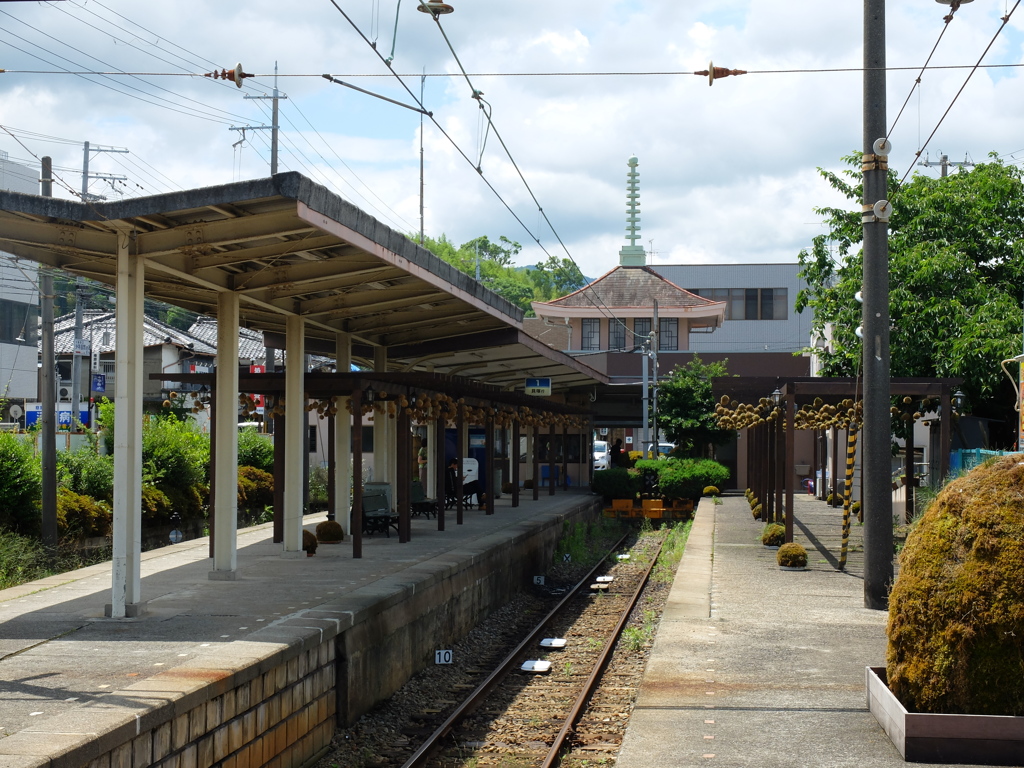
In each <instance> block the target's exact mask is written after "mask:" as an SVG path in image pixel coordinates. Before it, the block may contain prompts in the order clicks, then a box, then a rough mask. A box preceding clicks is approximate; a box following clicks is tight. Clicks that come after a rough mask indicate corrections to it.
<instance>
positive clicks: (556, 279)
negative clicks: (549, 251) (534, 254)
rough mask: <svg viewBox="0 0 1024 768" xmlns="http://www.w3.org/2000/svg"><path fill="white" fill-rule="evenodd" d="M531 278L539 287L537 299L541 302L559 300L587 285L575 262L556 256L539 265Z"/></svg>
mask: <svg viewBox="0 0 1024 768" xmlns="http://www.w3.org/2000/svg"><path fill="white" fill-rule="evenodd" d="M530 276H531V277H532V278H533V282H534V285H536V287H537V298H538V300H540V301H550V300H551V299H557V298H558V297H559V296H565V295H566V294H567V293H572V292H573V291H576V290H579V289H580V288H582V287H583V286H584V285H586V284H587V279H586V278H585V277H584V276H583V273H582V272H580V269H579V267H577V266H576V263H575V262H574V261H572V260H571V259H567V258H561V259H560V258H558V257H557V256H554V255H552V256H549V257H548V259H547V261H542V262H540V263H539V264H537V266H536V267H535V268H534V269H533V270H531V271H530Z"/></svg>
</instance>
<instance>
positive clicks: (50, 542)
mask: <svg viewBox="0 0 1024 768" xmlns="http://www.w3.org/2000/svg"><path fill="white" fill-rule="evenodd" d="M41 181H42V189H41V190H40V192H41V193H42V196H43V197H53V162H52V161H51V160H50V158H49V157H44V158H43V168H42V179H41ZM39 310H40V311H39V315H40V318H39V319H40V322H41V328H40V329H39V330H40V337H41V339H40V340H41V342H42V356H41V358H40V366H39V390H40V391H39V403H40V407H41V409H42V410H41V411H40V413H39V453H40V459H41V463H42V473H43V478H42V479H43V483H42V504H43V508H42V534H43V546H44V547H45V548H46V550H47V553H48V554H49V555H50V556H51V557H54V556H56V554H57V436H56V433H55V430H54V427H55V421H56V418H57V397H56V394H57V393H56V386H55V384H56V382H55V381H54V365H55V364H56V358H55V357H54V354H53V272H51V271H50V268H49V267H45V266H44V267H43V268H42V269H40V270H39Z"/></svg>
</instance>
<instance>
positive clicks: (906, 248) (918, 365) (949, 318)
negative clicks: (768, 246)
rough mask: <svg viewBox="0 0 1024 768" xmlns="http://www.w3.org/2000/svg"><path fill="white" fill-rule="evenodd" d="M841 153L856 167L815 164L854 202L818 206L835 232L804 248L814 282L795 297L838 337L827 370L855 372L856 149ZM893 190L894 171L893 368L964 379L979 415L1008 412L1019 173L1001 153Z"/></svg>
mask: <svg viewBox="0 0 1024 768" xmlns="http://www.w3.org/2000/svg"><path fill="white" fill-rule="evenodd" d="M843 159H844V161H845V162H846V163H847V164H848V165H849V166H851V167H850V168H849V169H847V170H845V171H842V172H840V173H836V172H832V171H826V170H822V169H819V173H821V175H822V176H823V177H824V178H825V179H826V180H827V181H828V182H829V183H830V184H831V185H832V186H833V187H834V188H835V189H837V190H838V191H840V192H841V193H843V194H844V195H845V196H846V197H847V198H848V199H849V200H850V201H851V210H846V209H842V208H830V207H826V208H819V209H817V212H818V213H820V214H822V215H823V216H824V217H825V222H826V224H827V225H828V229H829V231H828V232H827V233H825V234H822V235H818V236H817V237H815V238H814V241H813V244H812V246H811V248H810V249H808V250H804V251H801V253H800V255H799V260H800V264H801V266H802V268H803V269H802V271H801V276H802V277H803V278H804V280H806V282H807V288H806V289H804V290H802V291H801V292H800V293H799V294H798V296H797V300H796V308H797V311H802V310H803V309H805V308H808V307H809V308H811V309H813V310H814V320H813V328H814V330H815V331H817V332H818V333H820V334H824V332H825V330H826V328H828V329H830V330H831V339H832V343H831V344H830V346H829V348H828V349H826V350H823V351H822V354H821V357H822V362H823V364H824V371H823V373H824V375H826V376H852V375H856V373H857V371H858V369H859V365H860V355H861V343H860V340H859V339H858V338H857V336H856V334H855V330H856V328H857V327H858V326H859V325H860V324H861V317H860V313H861V305H860V304H859V303H858V301H857V299H856V296H855V294H856V293H857V291H859V290H861V285H862V275H863V262H862V254H861V251H860V249H859V247H858V246H859V243H860V241H861V235H862V226H861V221H860V210H859V209H860V199H861V173H860V155H851V156H849V157H845V158H843ZM897 187H898V184H897V181H896V178H895V175H894V173H893V172H892V171H890V184H889V189H890V190H891V191H890V198H891V202H892V205H893V210H892V214H891V219H890V225H889V226H890V234H889V275H890V277H889V286H890V290H889V301H890V315H891V318H892V325H893V328H892V331H891V333H890V357H891V366H890V367H891V373H892V375H893V376H925V377H927V376H934V377H963V378H964V385H963V389H964V392H965V393H966V394H967V396H968V398H969V400H970V402H971V403H972V404H973V410H974V412H975V413H976V414H978V415H984V416H988V417H993V418H997V419H1005V418H1007V417H1008V416H1009V415H1010V413H1009V411H1010V409H1011V408H1012V405H1013V402H1014V399H1015V398H1014V395H1013V394H1012V390H1011V388H1010V387H1009V386H1008V381H1007V380H1006V379H1005V377H1004V376H1003V374H1002V373H1001V371H1000V368H999V363H1000V361H1001V360H1003V359H1006V358H1009V357H1012V356H1014V355H1015V354H1017V353H1018V352H1019V350H1020V345H1021V340H1020V337H1021V330H1020V329H1021V291H1022V286H1024V279H1022V278H1024V254H1022V248H1024V180H1022V174H1021V170H1020V169H1018V168H1016V167H1013V166H1006V165H1003V164H1002V163H1001V162H1000V161H999V160H998V159H995V158H994V159H993V162H990V163H983V164H979V165H978V166H976V167H975V168H974V169H973V170H970V171H967V170H961V171H960V172H958V173H954V174H953V175H951V176H948V177H946V178H939V179H934V178H929V177H926V176H920V175H917V176H914V177H913V178H912V179H911V181H910V182H908V183H907V184H906V185H904V186H903V187H902V188H897ZM854 206H855V207H856V210H852V208H853V207H854Z"/></svg>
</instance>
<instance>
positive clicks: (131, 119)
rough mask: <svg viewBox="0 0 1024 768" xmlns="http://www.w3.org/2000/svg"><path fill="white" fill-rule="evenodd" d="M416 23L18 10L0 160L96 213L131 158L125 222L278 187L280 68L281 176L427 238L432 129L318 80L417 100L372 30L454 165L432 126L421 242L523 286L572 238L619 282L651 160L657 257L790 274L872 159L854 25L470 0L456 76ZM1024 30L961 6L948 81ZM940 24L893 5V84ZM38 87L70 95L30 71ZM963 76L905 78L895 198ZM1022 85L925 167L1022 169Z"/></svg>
mask: <svg viewBox="0 0 1024 768" xmlns="http://www.w3.org/2000/svg"><path fill="white" fill-rule="evenodd" d="M335 3H336V5H335ZM396 5H397V7H396ZM416 5H417V3H416V0H405V2H400V3H399V2H398V1H397V0H335V2H334V3H332V2H331V0H295V1H294V2H291V3H281V2H271V1H270V0H249V1H248V2H246V3H227V2H212V0H207V1H206V2H201V1H200V0H176V2H173V3H138V2H129V1H128V0H103V1H102V2H100V1H99V0H65V1H63V2H2V3H0V68H2V69H5V70H8V71H7V73H5V74H0V125H3V126H4V127H5V128H6V129H7V130H6V131H4V130H0V150H2V151H5V152H7V153H8V155H9V157H10V159H12V160H17V161H23V162H25V163H26V164H31V165H36V164H37V160H36V159H35V158H36V157H41V156H43V155H50V156H52V157H53V159H54V163H55V165H56V166H58V168H59V169H60V170H59V171H58V174H59V176H60V178H61V179H62V180H63V181H64V182H66V184H67V185H68V186H69V187H71V188H73V189H75V190H78V189H80V188H81V183H82V182H81V179H82V175H81V174H82V172H81V168H82V164H83V149H82V142H84V141H89V142H91V144H92V145H93V146H94V147H95V146H97V145H100V146H102V147H105V148H109V147H116V148H121V149H127V150H129V152H128V154H124V153H110V152H94V153H92V154H91V155H90V171H92V172H94V173H99V174H108V175H113V176H125V177H127V179H126V180H125V181H114V182H110V181H107V180H103V179H94V180H92V181H91V183H90V187H89V190H90V192H91V193H93V194H98V195H104V196H106V197H107V198H108V199H112V198H115V197H117V196H136V195H142V194H152V193H157V192H166V191H170V190H176V189H189V188H193V187H198V186H206V185H211V184H220V183H225V182H230V181H234V180H237V179H249V178H257V177H261V176H266V175H268V173H269V157H270V151H269V142H270V136H269V131H266V130H255V131H253V130H250V131H247V132H246V133H245V135H244V141H243V142H242V143H241V144H239V145H237V146H233V145H234V144H235V143H236V142H238V141H239V140H240V139H243V136H242V135H241V132H239V131H233V130H230V128H231V127H232V126H236V127H238V126H259V125H267V124H269V123H270V101H268V100H266V99H255V98H250V99H245V98H243V97H244V96H250V97H255V96H266V95H270V94H271V92H272V89H273V77H272V73H273V71H274V65H275V62H277V63H278V66H279V68H280V73H281V78H280V80H279V87H280V91H281V93H282V94H283V95H286V96H287V97H288V98H287V100H282V101H281V102H280V105H281V126H282V132H281V158H280V165H281V169H282V170H295V171H299V172H301V173H303V174H305V175H307V176H310V177H311V178H313V179H314V180H316V181H318V182H319V183H322V184H324V185H326V186H328V187H329V188H331V189H333V190H334V191H336V192H337V193H338V194H340V195H342V196H343V197H345V198H347V199H349V200H351V201H352V202H354V203H355V204H356V205H359V206H360V207H362V208H364V209H366V210H367V211H369V212H370V213H372V214H373V215H374V216H376V217H378V218H380V219H382V220H383V221H385V222H386V223H388V224H389V225H391V226H392V227H394V228H396V229H399V230H402V231H406V232H412V231H417V230H418V229H419V157H420V149H419V147H420V140H419V131H420V118H419V116H418V115H417V114H416V113H414V112H412V111H409V110H406V109H403V108H401V107H398V106H395V105H393V104H390V103H387V102H384V101H380V100H377V99H374V98H372V97H370V96H366V95H363V94H361V93H358V92H355V91H353V90H349V89H347V88H344V87H341V86H339V85H334V84H331V83H329V82H328V81H326V80H324V79H323V78H322V77H320V75H321V74H323V73H330V74H332V75H333V76H335V77H336V78H338V79H341V80H344V81H346V82H350V83H352V84H354V85H358V86H359V87H361V88H364V89H367V90H370V91H374V92H376V93H379V94H381V95H384V96H387V97H389V98H392V99H395V100H398V101H401V102H403V103H406V104H411V103H412V102H413V97H412V96H410V94H409V93H408V92H407V91H405V90H404V89H403V87H402V86H401V84H400V83H399V82H398V80H397V79H396V78H395V77H393V76H391V75H390V74H389V72H388V69H387V67H386V66H385V65H384V63H383V62H382V61H381V58H380V57H378V55H377V53H375V52H374V50H373V49H372V48H371V47H370V45H368V44H367V42H366V41H364V40H363V38H362V37H361V36H360V32H361V33H362V35H365V36H366V38H367V39H369V40H370V41H374V42H375V43H376V50H377V51H379V52H380V54H381V55H382V56H383V57H387V56H389V55H391V51H392V48H393V49H394V60H393V67H394V72H397V73H401V74H404V75H408V77H405V78H404V80H405V83H406V84H407V85H408V87H409V89H410V90H411V91H412V92H413V93H414V94H416V95H417V96H418V95H419V93H420V87H421V83H420V77H419V74H420V73H421V72H424V71H425V72H426V73H427V74H428V75H429V76H428V77H427V78H426V80H425V84H424V86H423V88H424V91H423V92H424V103H425V105H426V107H427V109H429V110H430V111H432V112H433V116H434V119H435V120H436V121H437V123H438V124H439V125H440V126H441V127H442V128H443V129H444V131H445V132H446V133H447V134H448V136H449V137H450V138H451V140H452V142H454V144H455V145H457V148H456V146H453V144H452V143H451V142H450V141H449V139H448V138H446V137H445V136H444V135H443V134H442V133H441V131H440V130H439V129H438V127H437V126H435V125H434V124H433V123H432V122H431V121H430V120H427V122H426V124H425V130H424V147H425V152H424V156H425V167H426V171H425V189H426V195H425V200H426V232H427V234H428V235H431V236H435V237H436V236H439V235H441V234H442V233H444V234H446V235H447V236H448V237H449V239H451V240H452V241H454V242H455V243H457V244H458V243H462V242H465V241H467V240H470V239H471V238H473V237H476V236H478V235H482V234H486V235H488V236H489V237H491V238H492V239H497V237H498V236H499V235H506V236H508V237H509V238H511V239H513V240H517V241H519V242H520V243H523V244H524V250H523V253H522V255H521V258H520V261H521V263H535V262H537V261H539V260H541V259H543V258H545V255H544V253H543V251H542V250H541V248H540V247H539V246H537V245H536V244H535V242H534V238H537V239H539V240H540V242H541V244H542V246H543V247H544V248H546V249H547V251H548V252H550V253H553V254H557V255H559V256H564V255H565V252H564V251H563V250H562V247H561V245H560V244H559V238H560V239H561V240H562V242H564V244H565V246H566V247H567V248H568V250H569V252H570V253H571V254H572V256H573V258H574V259H575V260H576V262H577V263H578V264H579V265H580V267H581V268H582V269H583V271H584V272H585V273H586V274H588V275H598V274H601V273H602V272H604V271H606V270H607V269H610V268H611V267H612V266H614V265H615V264H616V263H617V252H618V249H619V247H620V246H621V245H622V244H623V242H624V228H625V190H624V187H625V181H626V176H625V174H626V171H627V168H626V161H627V159H628V158H629V156H630V155H632V154H636V155H637V156H638V157H639V160H640V167H639V170H640V174H641V175H640V182H641V199H640V202H641V218H642V244H643V245H644V246H645V247H647V248H648V249H649V250H650V251H651V253H650V256H649V259H650V260H651V261H652V262H656V263H666V264H679V263H709V262H731V263H736V262H739V263H744V262H748V263H753V262H791V261H795V259H796V254H797V252H798V251H799V250H800V248H802V247H804V246H806V245H807V244H808V242H809V241H810V239H811V238H812V237H813V236H814V235H815V234H817V233H819V232H821V231H823V230H822V227H821V223H820V217H819V216H817V215H816V214H815V213H814V208H815V207H816V206H822V205H832V204H837V203H839V202H840V201H839V199H838V198H837V197H836V196H835V194H834V193H833V192H831V190H830V189H829V188H828V187H827V185H825V184H824V183H823V182H822V181H821V180H820V179H819V178H818V175H817V173H816V168H818V167H825V168H830V169H839V168H840V167H841V162H840V157H841V156H843V155H845V154H849V153H850V152H851V151H853V150H856V149H859V148H860V142H861V75H860V73H859V72H856V71H850V72H821V71H811V70H827V69H838V68H853V69H856V68H857V67H858V66H859V65H860V62H861V38H862V32H861V29H862V21H861V17H862V8H861V6H862V4H861V3H859V2H850V1H849V0H847V1H846V2H836V1H835V0H789V2H786V3H769V2H766V1H765V0H756V1H755V0H748V1H747V2H743V1H741V0H685V1H684V2H664V1H662V2H654V1H653V0H647V1H646V2H645V1H644V0H625V1H620V2H615V1H614V0H558V1H557V2H553V3H526V4H524V3H506V2H481V0H452V5H453V6H454V8H455V12H454V13H453V14H451V15H448V16H443V17H441V26H442V27H443V29H444V32H445V33H446V35H447V38H448V40H449V41H450V43H451V46H452V48H453V49H454V55H453V52H452V50H450V49H449V47H448V45H447V44H446V42H445V39H444V36H443V35H442V33H441V30H440V29H439V28H438V26H437V25H436V24H435V23H434V22H433V21H432V20H431V18H430V16H428V15H426V14H423V13H419V12H417V9H416ZM339 9H340V10H339ZM1013 9H1014V0H975V1H974V2H971V3H970V4H969V5H967V4H965V5H964V6H963V7H962V8H961V9H960V10H959V11H958V12H957V14H956V16H955V18H954V20H953V21H952V23H950V24H949V25H948V28H947V30H946V33H945V36H944V37H943V39H942V41H941V44H940V45H939V48H938V50H937V52H936V54H935V56H934V58H933V60H932V65H933V66H936V65H938V66H948V65H971V64H974V63H975V62H976V61H977V60H978V58H979V57H980V56H981V54H982V52H983V51H984V49H985V47H986V46H987V45H988V44H989V42H990V41H991V40H992V38H993V37H994V36H995V34H996V32H997V30H998V29H999V27H1000V25H1001V23H1002V22H1001V20H1000V18H1001V17H1002V16H1004V15H1005V14H1006V13H1007V12H1008V11H1010V10H1013ZM948 10H949V8H948V6H946V5H941V4H939V3H936V2H932V0H890V2H889V3H888V23H887V26H888V49H889V53H888V57H889V58H888V63H889V66H890V67H908V68H914V67H920V66H921V65H922V64H923V63H924V62H925V59H926V58H927V56H928V53H929V51H931V49H932V47H933V45H934V44H935V42H936V40H937V39H938V37H939V34H940V32H942V29H943V27H944V26H945V25H944V23H943V18H942V17H943V16H944V15H945V14H946V13H947V12H948ZM342 11H343V12H344V14H347V15H348V16H349V17H350V18H351V20H352V22H354V24H355V25H356V27H358V31H357V30H356V29H354V28H353V27H352V26H351V25H350V23H349V21H348V20H346V18H345V15H343V13H342ZM396 18H397V34H396ZM1022 29H1024V9H1021V10H1019V11H1017V12H1016V13H1014V14H1013V15H1012V16H1011V17H1010V22H1009V25H1008V26H1007V28H1006V29H1005V30H1004V31H1003V33H1002V34H1001V35H999V37H998V38H997V39H996V41H995V43H994V45H993V46H992V48H991V50H990V51H989V53H988V55H987V56H986V58H985V63H987V64H1002V65H1017V64H1020V63H1021V62H1022V43H1024V35H1022ZM456 56H457V57H458V60H459V61H461V64H462V65H463V66H464V67H465V69H466V71H467V72H469V73H470V74H471V76H470V79H471V81H472V86H470V84H469V83H467V81H466V80H465V79H464V78H463V77H462V76H461V74H458V73H459V65H458V64H457V62H456ZM712 59H713V60H714V62H715V63H716V64H717V65H719V66H725V67H729V68H739V69H745V70H750V71H751V74H748V75H745V76H743V77H731V78H728V79H724V80H719V81H717V82H716V83H715V85H714V86H713V87H709V86H708V83H707V79H706V78H701V77H694V76H693V75H691V74H679V73H688V72H692V71H694V70H701V69H705V68H706V67H707V64H708V61H709V60H712ZM237 62H241V64H242V65H243V67H244V69H245V71H246V72H252V73H256V74H257V75H259V76H258V77H255V78H253V79H249V80H246V81H245V87H244V88H243V89H241V90H239V89H237V88H236V87H235V86H234V85H233V84H227V83H223V82H220V81H214V80H212V79H206V78H203V77H201V76H197V77H192V76H189V75H190V74H191V75H201V74H202V73H204V72H209V71H212V70H213V69H215V68H217V69H220V68H222V67H227V68H231V67H233V66H234V65H235V64H236V63H237ZM39 70H43V71H45V72H61V73H62V74H32V73H30V72H29V71H32V72H36V71H39ZM765 70H768V72H764V71H765ZM780 70H800V71H799V72H780ZM68 71H72V72H86V71H89V72H91V71H100V72H118V71H123V72H131V73H146V74H138V75H134V76H123V75H120V76H117V75H115V76H102V75H78V74H69V73H68ZM759 71H760V72H759ZM595 73H618V74H595ZM623 73H625V74H623ZM659 73H661V74H659ZM968 73H969V70H968V69H955V68H950V69H937V70H932V71H928V72H926V73H925V74H924V76H923V77H922V79H921V85H920V88H919V89H918V90H914V91H913V93H912V88H913V85H914V80H915V78H916V77H917V74H918V73H917V71H916V70H912V69H911V70H903V71H892V72H890V73H889V78H888V85H889V99H888V101H889V107H888V110H889V121H890V123H891V122H892V121H893V120H894V119H895V117H896V114H897V112H898V111H899V109H900V107H901V105H902V104H903V103H904V101H905V100H906V99H907V97H908V95H911V93H912V96H911V98H910V101H909V103H908V104H907V107H906V110H905V111H904V113H903V116H902V117H901V118H900V120H899V122H898V124H897V125H896V127H895V129H894V130H893V132H892V137H891V138H892V142H893V145H894V150H893V152H892V155H891V156H890V163H891V165H892V166H893V167H894V168H896V169H897V170H898V171H899V173H900V174H901V175H902V174H903V172H905V171H906V170H907V168H908V167H911V165H912V163H913V161H914V160H915V155H914V153H915V151H916V150H917V149H918V148H919V147H920V146H921V143H922V142H923V141H924V140H925V139H927V137H928V135H929V134H930V133H931V132H932V130H933V129H934V128H935V126H936V124H937V123H938V121H939V119H940V117H941V116H942V113H943V112H944V111H945V110H946V109H947V108H948V107H949V106H950V104H951V103H952V102H953V99H954V96H955V95H956V92H957V90H958V89H960V87H961V85H962V84H963V82H964V80H965V78H966V77H967V76H968ZM1021 78H1022V71H1021V69H1017V68H1013V67H1006V68H999V69H982V70H979V71H978V72H977V73H976V74H975V75H974V76H973V78H972V79H971V81H970V82H969V84H968V85H967V87H966V89H965V90H964V92H963V94H962V95H961V96H960V97H959V99H958V100H957V101H956V103H955V105H954V106H953V107H952V110H951V111H950V113H949V115H948V117H946V119H945V121H944V122H943V123H942V126H941V127H940V128H939V130H938V131H937V132H936V134H935V137H934V138H933V139H932V140H931V143H930V144H929V146H928V148H927V150H926V151H927V153H928V155H929V156H930V159H931V160H932V161H935V160H937V159H938V156H939V155H940V153H945V154H947V155H948V156H949V158H950V159H951V160H956V161H962V160H965V159H968V160H975V161H981V160H984V159H985V158H986V157H987V155H988V153H990V152H995V153H997V154H999V155H1000V156H1003V157H1004V159H1005V160H1006V161H1007V162H1016V158H1020V159H1022V160H1024V99H1022V98H1021V96H1022V92H1021V85H1022V83H1021ZM471 87H472V88H475V89H477V90H478V91H481V92H482V93H483V99H485V100H486V102H487V104H488V105H489V107H490V109H491V115H492V119H493V125H494V127H495V128H496V130H497V133H495V131H494V130H493V129H492V130H491V131H490V132H489V133H487V135H486V143H485V144H484V137H485V133H484V130H483V128H484V126H485V123H484V122H483V121H482V112H481V110H480V108H479V106H478V102H477V101H476V100H474V99H473V98H472V90H471ZM10 134H14V136H13V137H12V135H10ZM499 136H500V140H499ZM15 137H16V138H15ZM502 141H503V142H504V145H505V146H506V147H507V149H508V154H506V152H505V150H504V149H503V148H502V143H501V142H502ZM482 144H483V151H482V154H481V145H482ZM460 151H461V153H464V154H465V155H466V156H467V157H468V158H469V160H470V162H467V161H466V159H464V158H463V157H462V155H461V154H460ZM509 155H511V158H512V160H510V158H509ZM922 157H924V156H923V155H922ZM513 160H514V164H513ZM478 163H479V165H480V168H481V170H482V175H483V176H484V177H485V178H486V179H487V180H488V181H489V182H490V183H491V185H493V187H494V188H495V189H496V190H497V192H498V194H499V195H500V199H499V197H498V196H496V195H495V194H494V193H493V192H492V191H491V190H490V189H488V187H487V186H486V184H485V183H484V181H483V180H482V179H481V177H480V176H481V174H479V173H478V172H477V170H476V169H475V167H474V166H476V165H477V164H478ZM517 168H518V172H517ZM918 170H919V172H921V173H928V174H931V175H938V173H939V170H938V168H920V169H918ZM519 172H521V173H522V175H523V177H525V180H526V182H527V183H528V184H529V187H530V189H532V192H533V195H535V196H536V199H537V200H538V201H539V203H540V206H541V207H542V208H543V210H544V213H545V214H546V215H547V217H548V219H550V221H551V224H552V225H553V226H554V229H555V231H556V232H557V236H556V234H555V232H552V229H551V228H549V226H548V224H547V223H546V222H545V221H544V218H543V216H542V215H541V214H540V213H539V211H538V208H537V205H536V204H535V203H534V202H533V200H532V199H531V196H530V192H529V191H528V190H527V188H526V186H525V185H524V183H523V181H522V180H521V179H520V177H519ZM56 194H59V195H61V196H67V197H70V196H71V193H70V192H68V191H66V190H61V191H58V192H57V193H56ZM506 205H507V206H508V207H506ZM508 208H511V209H512V210H513V211H514V212H515V214H516V215H517V216H518V217H519V219H520V220H521V222H522V223H520V222H519V221H517V220H516V219H515V218H514V217H513V215H512V214H511V213H510V212H509V210H508ZM524 225H525V228H526V229H524ZM527 229H528V230H529V231H527Z"/></svg>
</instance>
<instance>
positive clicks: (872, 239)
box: [861, 0, 893, 610]
mask: <svg viewBox="0 0 1024 768" xmlns="http://www.w3.org/2000/svg"><path fill="white" fill-rule="evenodd" d="M885 85H886V82H885V0H864V165H863V173H864V200H863V203H864V205H863V209H862V210H863V213H862V217H861V218H862V221H863V225H864V290H863V297H864V304H863V313H864V314H863V321H862V334H863V344H864V349H863V370H864V437H863V442H862V446H863V450H862V453H861V455H862V456H863V461H862V467H863V488H864V500H863V508H864V605H865V607H867V608H872V609H877V610H885V609H886V608H888V604H889V588H890V587H891V585H892V580H893V568H892V486H891V482H892V481H891V467H890V453H891V452H890V449H889V445H890V439H891V438H890V435H891V427H890V418H889V243H888V231H889V212H890V211H891V210H892V206H891V205H890V204H889V201H888V199H887V198H888V194H887V185H888V169H889V151H890V149H891V146H890V144H889V141H888V139H887V138H886V117H885V95H886V93H885V90H886V89H885Z"/></svg>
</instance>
